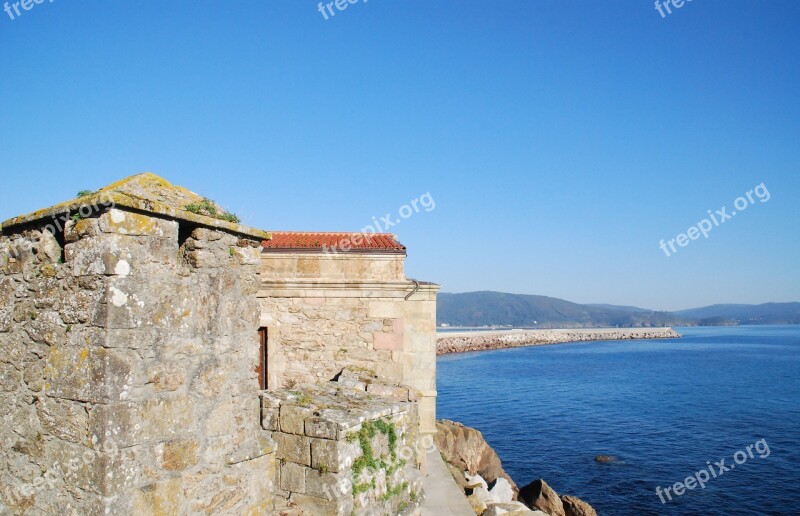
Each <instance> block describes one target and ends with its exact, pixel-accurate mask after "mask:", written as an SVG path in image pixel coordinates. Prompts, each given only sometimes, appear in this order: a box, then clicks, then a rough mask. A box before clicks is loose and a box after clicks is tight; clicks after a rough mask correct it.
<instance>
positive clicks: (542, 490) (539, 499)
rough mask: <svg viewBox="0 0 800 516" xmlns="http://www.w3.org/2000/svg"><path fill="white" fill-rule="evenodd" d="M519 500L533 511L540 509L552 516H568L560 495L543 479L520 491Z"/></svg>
mask: <svg viewBox="0 0 800 516" xmlns="http://www.w3.org/2000/svg"><path fill="white" fill-rule="evenodd" d="M519 498H520V500H522V501H523V502H525V505H527V506H528V507H530V508H531V509H540V510H542V511H544V512H546V513H547V514H549V515H550V516H566V513H565V512H564V504H563V503H562V502H561V499H560V498H559V497H558V493H556V492H555V491H553V488H551V487H550V486H549V485H547V482H545V481H544V480H542V479H539V480H534V481H533V482H531V483H530V484H528V485H526V486H525V487H523V488H522V489H520V490H519Z"/></svg>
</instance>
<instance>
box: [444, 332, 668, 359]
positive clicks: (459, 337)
mask: <svg viewBox="0 0 800 516" xmlns="http://www.w3.org/2000/svg"><path fill="white" fill-rule="evenodd" d="M680 336H681V335H680V334H679V333H678V332H676V331H675V330H673V329H672V328H593V329H556V330H499V331H485V332H483V331H481V332H477V331H470V332H452V333H445V334H441V335H437V336H436V354H437V355H445V354H448V353H465V352H469V351H488V350H493V349H507V348H517V347H523V346H546V345H550V344H566V343H569V342H584V341H601V340H633V339H635V340H641V339H675V338H679V337H680Z"/></svg>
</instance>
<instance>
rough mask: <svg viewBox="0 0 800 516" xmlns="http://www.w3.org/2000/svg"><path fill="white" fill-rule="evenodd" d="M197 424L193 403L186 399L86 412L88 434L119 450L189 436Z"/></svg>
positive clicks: (101, 407)
mask: <svg viewBox="0 0 800 516" xmlns="http://www.w3.org/2000/svg"><path fill="white" fill-rule="evenodd" d="M196 424H197V420H196V417H195V401H194V400H193V399H192V398H190V397H189V396H176V397H171V398H151V399H148V400H145V401H138V402H127V403H126V402H117V403H110V404H108V405H96V406H95V407H93V408H92V409H91V410H90V412H89V430H90V431H91V433H93V434H95V435H98V436H103V437H105V438H109V439H112V440H113V441H114V442H115V444H116V445H117V446H119V447H128V446H133V445H137V444H144V443H147V442H152V441H163V440H165V439H171V438H175V437H177V436H179V435H187V434H192V433H194V432H195V431H196Z"/></svg>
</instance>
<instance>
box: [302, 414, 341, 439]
mask: <svg viewBox="0 0 800 516" xmlns="http://www.w3.org/2000/svg"><path fill="white" fill-rule="evenodd" d="M339 426H340V425H338V424H336V423H334V422H333V421H328V420H325V419H322V418H318V417H315V418H311V419H307V420H306V435H307V436H309V437H317V438H319V439H334V440H335V439H339Z"/></svg>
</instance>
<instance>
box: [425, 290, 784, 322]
mask: <svg viewBox="0 0 800 516" xmlns="http://www.w3.org/2000/svg"><path fill="white" fill-rule="evenodd" d="M436 310H437V324H438V325H441V324H446V325H448V326H513V327H537V328H564V327H571V328H593V327H620V328H640V327H654V326H734V325H745V324H800V303H765V304H761V305H734V304H730V305H712V306H705V307H701V308H693V309H689V310H680V311H677V312H659V311H654V310H648V309H645V308H639V307H635V306H619V305H609V304H586V305H583V304H578V303H572V302H570V301H565V300H563V299H558V298H554V297H547V296H537V295H523V294H508V293H504V292H493V291H481V292H466V293H462V294H449V293H442V294H439V296H438V300H437V302H436Z"/></svg>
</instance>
